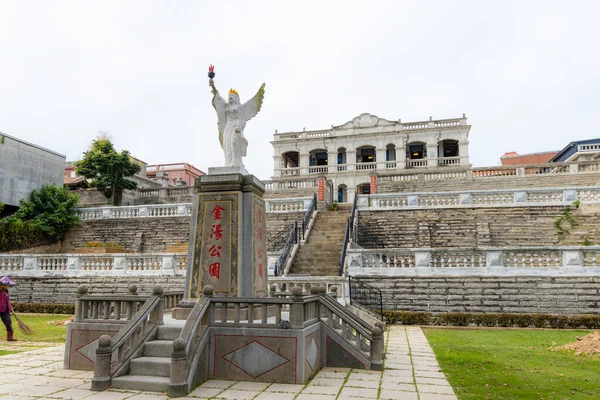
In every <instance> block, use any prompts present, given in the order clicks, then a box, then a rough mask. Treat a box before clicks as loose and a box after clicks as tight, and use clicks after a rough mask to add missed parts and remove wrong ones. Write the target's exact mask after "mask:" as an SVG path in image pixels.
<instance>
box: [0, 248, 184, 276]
mask: <svg viewBox="0 0 600 400" xmlns="http://www.w3.org/2000/svg"><path fill="white" fill-rule="evenodd" d="M186 265H187V254H183V253H144V254H123V253H120V254H98V255H93V254H0V274H2V275H4V274H11V275H17V276H44V275H61V276H86V275H89V276H98V275H106V276H127V275H130V276H152V275H179V276H185V269H186Z"/></svg>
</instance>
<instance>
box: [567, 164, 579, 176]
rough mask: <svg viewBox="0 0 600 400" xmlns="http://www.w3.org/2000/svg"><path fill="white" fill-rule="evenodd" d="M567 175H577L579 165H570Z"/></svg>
mask: <svg viewBox="0 0 600 400" xmlns="http://www.w3.org/2000/svg"><path fill="white" fill-rule="evenodd" d="M569 173H570V174H577V173H579V164H571V165H569Z"/></svg>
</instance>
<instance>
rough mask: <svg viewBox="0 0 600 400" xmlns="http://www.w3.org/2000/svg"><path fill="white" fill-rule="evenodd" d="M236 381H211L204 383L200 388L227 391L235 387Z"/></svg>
mask: <svg viewBox="0 0 600 400" xmlns="http://www.w3.org/2000/svg"><path fill="white" fill-rule="evenodd" d="M235 382H236V381H223V380H220V379H211V380H208V381H206V382H204V383H203V384H202V385H200V387H204V388H217V389H225V388H228V387H230V386H231V385H233V384H234V383H235Z"/></svg>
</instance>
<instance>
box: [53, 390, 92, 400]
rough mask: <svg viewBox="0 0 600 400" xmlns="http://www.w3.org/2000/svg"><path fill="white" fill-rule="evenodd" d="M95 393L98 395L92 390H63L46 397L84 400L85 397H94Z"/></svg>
mask: <svg viewBox="0 0 600 400" xmlns="http://www.w3.org/2000/svg"><path fill="white" fill-rule="evenodd" d="M94 393H96V392H92V391H91V390H84V389H66V390H62V391H60V392H55V393H52V394H51V395H48V396H46V397H48V398H53V399H72V400H79V399H83V398H85V397H89V396H91V395H93V394H94Z"/></svg>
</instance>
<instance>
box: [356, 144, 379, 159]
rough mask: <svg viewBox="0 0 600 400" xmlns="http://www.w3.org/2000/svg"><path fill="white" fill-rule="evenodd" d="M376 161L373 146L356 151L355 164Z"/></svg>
mask: <svg viewBox="0 0 600 400" xmlns="http://www.w3.org/2000/svg"><path fill="white" fill-rule="evenodd" d="M375 161H377V158H376V154H375V146H362V147H359V148H358V149H356V162H357V163H372V162H375Z"/></svg>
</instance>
